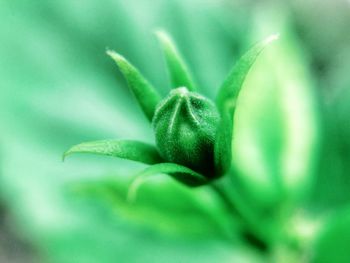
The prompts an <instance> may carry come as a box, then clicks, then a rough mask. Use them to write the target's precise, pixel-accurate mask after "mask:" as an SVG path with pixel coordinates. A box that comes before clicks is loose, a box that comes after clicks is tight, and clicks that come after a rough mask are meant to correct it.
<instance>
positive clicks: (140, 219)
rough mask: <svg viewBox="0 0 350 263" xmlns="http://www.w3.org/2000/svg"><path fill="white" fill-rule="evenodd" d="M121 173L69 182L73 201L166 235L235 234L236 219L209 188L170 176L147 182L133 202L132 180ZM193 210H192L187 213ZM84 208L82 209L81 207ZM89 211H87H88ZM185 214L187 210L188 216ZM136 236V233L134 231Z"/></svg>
mask: <svg viewBox="0 0 350 263" xmlns="http://www.w3.org/2000/svg"><path fill="white" fill-rule="evenodd" d="M119 178H124V179H125V176H122V175H120V174H116V175H113V177H111V175H109V176H108V177H105V178H103V179H102V180H101V179H98V180H90V181H86V180H85V181H79V182H74V183H70V184H69V185H68V187H69V188H68V194H69V195H68V197H69V202H70V203H71V204H72V203H73V205H74V204H77V202H78V204H77V209H81V208H82V207H84V206H83V204H85V206H86V208H87V209H88V210H90V211H88V212H90V214H91V208H92V209H93V210H97V213H96V212H95V213H93V214H97V215H99V216H98V218H99V220H103V221H104V222H105V223H108V222H113V221H117V222H118V221H119V222H123V221H124V222H125V227H129V228H132V227H133V226H135V225H142V226H143V228H145V229H146V230H147V232H149V231H150V230H152V231H154V232H159V233H162V234H163V236H165V237H169V236H170V237H171V236H175V237H181V238H184V237H185V238H186V237H192V238H197V239H198V238H203V237H209V238H215V239H230V241H231V242H232V241H233V240H232V239H231V238H233V237H234V236H235V230H236V229H235V227H238V226H236V225H235V224H236V222H233V220H232V218H231V217H230V216H229V215H228V214H227V211H226V209H224V208H223V207H222V205H221V203H220V201H219V200H218V199H216V198H215V196H213V195H211V192H210V191H206V189H204V188H202V189H198V191H193V190H192V189H189V188H188V187H186V186H183V185H181V184H179V183H177V182H175V181H173V180H169V179H168V178H166V177H163V178H162V177H159V178H155V179H154V180H150V181H149V182H148V183H146V184H144V185H143V187H142V189H140V190H139V192H138V196H137V199H136V200H134V202H132V203H130V202H128V200H127V198H126V197H127V194H128V192H130V190H128V189H129V181H128V180H120V179H119ZM81 201H83V202H81ZM188 211H191V212H190V213H187V212H188ZM80 212H81V211H80ZM84 214H85V213H84ZM184 214H186V215H185V216H184ZM131 236H132V235H131Z"/></svg>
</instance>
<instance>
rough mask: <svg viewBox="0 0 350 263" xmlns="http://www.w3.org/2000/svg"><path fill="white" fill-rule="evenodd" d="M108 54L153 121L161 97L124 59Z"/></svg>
mask: <svg viewBox="0 0 350 263" xmlns="http://www.w3.org/2000/svg"><path fill="white" fill-rule="evenodd" d="M107 54H108V55H109V56H110V57H111V58H112V59H113V60H114V61H115V62H116V63H117V65H118V67H119V69H120V71H121V72H122V73H123V75H124V77H125V79H126V80H127V82H128V85H129V87H130V89H131V91H132V92H133V94H134V95H135V97H136V99H137V101H138V103H139V104H140V106H141V108H142V110H143V112H144V113H145V115H146V117H147V118H148V120H149V121H151V120H152V118H153V115H154V111H155V109H156V106H157V104H158V103H159V101H160V95H159V94H158V92H157V91H156V90H155V89H154V88H153V87H152V86H151V84H149V82H148V81H147V80H146V79H145V78H144V77H143V76H142V75H141V74H140V72H139V71H138V70H137V69H136V68H135V67H134V66H132V65H131V64H130V63H129V62H128V61H127V60H126V59H125V58H124V57H122V56H121V55H119V54H118V53H116V52H114V51H111V50H109V51H107Z"/></svg>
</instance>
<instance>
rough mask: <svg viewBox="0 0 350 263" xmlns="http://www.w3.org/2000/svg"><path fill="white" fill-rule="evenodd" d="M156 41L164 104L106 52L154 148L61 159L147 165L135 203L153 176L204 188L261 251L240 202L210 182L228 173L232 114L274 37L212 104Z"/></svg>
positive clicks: (115, 145) (244, 60)
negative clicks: (165, 78) (163, 71)
mask: <svg viewBox="0 0 350 263" xmlns="http://www.w3.org/2000/svg"><path fill="white" fill-rule="evenodd" d="M157 36H158V39H159V41H160V43H161V47H162V49H163V52H164V55H165V60H166V63H167V66H168V71H169V74H170V78H171V83H172V88H173V89H172V90H171V91H170V94H169V95H168V96H167V97H165V98H164V99H162V98H161V96H160V95H159V93H158V92H157V91H156V89H155V88H154V87H153V86H152V85H151V84H150V83H149V82H148V81H147V80H146V79H145V78H144V77H143V76H142V74H141V73H140V72H139V71H138V69H136V68H135V67H134V66H133V65H132V64H131V63H130V62H128V61H127V60H126V59H125V58H124V57H123V56H121V55H119V54H118V53H116V52H114V51H111V50H108V51H107V54H108V55H109V56H110V57H111V58H112V59H113V60H114V61H115V62H116V64H117V65H118V67H119V69H120V71H121V72H122V74H123V75H124V77H125V79H126V80H127V82H128V85H129V87H130V90H131V91H132V93H133V94H134V96H135V97H136V99H137V101H138V103H139V105H140V106H141V109H142V110H143V112H144V114H145V116H146V117H147V119H148V120H149V121H150V122H151V123H152V125H153V128H154V133H155V140H156V146H153V145H149V144H146V143H143V142H139V141H132V140H102V141H93V142H85V143H81V144H78V145H75V146H73V147H71V148H70V149H69V150H68V151H66V152H65V153H64V155H63V158H65V157H67V156H68V155H70V154H73V153H93V154H100V155H106V156H114V157H119V158H124V159H129V160H133V161H138V162H142V163H145V164H149V165H151V166H150V167H148V168H146V169H145V170H143V171H142V172H140V173H139V174H138V175H137V176H136V179H135V180H134V181H133V183H132V185H131V186H130V188H129V194H128V198H129V200H133V199H134V198H135V196H136V193H137V190H138V188H139V187H140V185H142V183H143V182H144V181H145V180H146V179H147V177H149V176H151V175H154V174H168V175H170V176H172V177H173V178H174V179H176V180H178V181H179V182H181V183H183V184H185V185H187V186H189V187H197V186H202V185H209V186H210V187H211V188H212V189H213V190H214V191H215V193H217V194H218V195H219V197H220V198H221V199H222V201H223V202H224V203H225V204H226V205H227V206H228V208H229V209H230V210H231V211H232V212H233V213H234V215H235V216H238V217H239V218H240V219H241V221H242V222H241V223H243V224H244V225H246V227H245V231H246V232H247V233H248V234H249V236H250V238H253V239H254V240H255V241H254V242H258V243H261V244H260V245H263V246H265V245H266V244H265V242H266V240H264V237H263V236H261V233H260V231H259V230H257V229H255V228H256V224H257V222H254V221H255V219H253V217H252V215H251V212H250V211H248V210H247V209H246V208H245V205H244V202H243V201H242V200H240V198H239V197H236V198H232V196H231V195H229V194H227V193H226V192H225V189H224V187H223V186H222V185H221V184H218V183H217V182H216V181H215V179H218V178H220V177H222V176H224V175H226V174H228V173H229V172H230V166H231V158H232V153H231V143H232V138H233V137H234V134H232V130H233V125H234V114H235V109H236V107H237V99H238V95H239V92H240V90H241V88H242V85H243V82H244V80H245V77H246V75H247V74H248V72H249V70H250V68H251V66H252V65H253V63H254V62H255V60H256V59H257V57H258V55H259V54H260V53H261V52H262V51H263V49H264V48H265V47H266V46H267V45H268V44H270V43H271V42H273V41H274V40H276V39H277V38H278V36H277V35H272V36H270V37H268V38H267V39H265V40H264V41H262V42H261V43H258V44H256V45H255V46H254V47H252V48H251V49H250V50H249V51H248V52H247V53H246V54H244V55H243V56H242V57H241V58H240V59H239V61H238V62H237V63H236V65H235V66H234V67H233V69H232V70H231V71H230V73H229V75H228V77H227V79H226V80H225V81H224V82H223V84H222V86H221V88H220V90H219V92H218V94H217V97H216V103H215V104H214V102H212V101H211V100H210V99H209V98H206V97H204V96H203V95H201V94H200V93H199V92H200V91H199V89H198V88H197V87H196V84H195V83H194V81H193V78H192V76H191V74H190V71H189V70H188V67H187V65H186V64H185V62H184V60H183V58H182V57H181V55H180V53H179V51H178V50H177V48H176V46H175V44H174V43H173V41H172V40H171V38H170V37H169V36H168V35H167V34H166V33H165V32H161V31H159V32H157Z"/></svg>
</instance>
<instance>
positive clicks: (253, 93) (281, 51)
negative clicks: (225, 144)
mask: <svg viewBox="0 0 350 263" xmlns="http://www.w3.org/2000/svg"><path fill="white" fill-rule="evenodd" d="M258 24H259V25H257V28H260V30H261V32H259V33H258V35H259V36H261V35H266V31H268V32H281V35H282V36H283V37H281V38H280V40H279V41H278V42H276V43H275V45H274V46H273V48H269V49H267V50H265V51H266V52H263V53H262V54H261V58H259V60H258V61H256V64H255V65H254V67H253V69H252V70H251V72H250V73H249V75H248V77H247V79H246V80H245V81H244V88H243V89H242V91H241V93H240V95H239V103H238V105H239V106H238V107H237V108H236V110H235V116H234V118H235V120H234V121H235V122H234V130H233V133H234V140H233V143H232V156H233V159H232V166H233V167H234V170H235V171H236V173H235V178H236V180H237V181H239V182H240V183H241V184H242V189H244V190H242V191H241V192H242V193H243V192H244V194H245V195H246V198H247V199H248V198H249V203H250V204H252V206H253V205H254V208H253V209H255V210H259V209H261V213H264V211H266V209H273V210H275V211H276V207H277V206H280V207H282V206H283V204H286V203H288V205H286V206H285V208H286V209H285V211H283V214H284V215H283V217H284V216H288V213H289V211H286V210H291V209H293V207H295V206H296V205H298V204H299V202H302V201H303V199H304V198H305V197H306V196H307V195H309V194H310V190H311V187H312V185H313V180H314V176H315V174H316V173H315V172H316V171H315V167H316V165H318V145H319V142H320V141H319V131H318V130H319V124H318V121H319V119H318V116H319V115H318V114H319V112H318V106H317V101H316V97H315V94H314V92H315V90H316V89H315V87H314V86H313V82H312V81H311V78H310V72H309V69H308V67H307V63H308V62H307V59H306V58H305V56H304V55H303V49H302V48H301V47H300V45H299V43H298V41H297V38H295V36H294V35H293V30H292V28H293V27H292V26H291V25H290V24H289V20H287V19H286V20H285V21H282V20H281V23H279V24H278V25H277V24H276V23H275V22H274V19H272V18H270V17H269V16H268V15H267V14H266V16H264V18H261V19H259V23H258ZM258 35H257V36H256V37H259V36H258ZM271 214H272V213H271ZM281 217H282V216H281V213H280V214H279V215H278V214H276V218H281Z"/></svg>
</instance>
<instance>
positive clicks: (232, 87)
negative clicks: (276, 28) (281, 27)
mask: <svg viewBox="0 0 350 263" xmlns="http://www.w3.org/2000/svg"><path fill="white" fill-rule="evenodd" d="M276 39H278V35H271V36H269V37H268V38H266V39H265V40H263V41H262V42H260V43H258V44H256V45H255V46H254V47H252V48H251V49H250V50H248V52H246V53H245V54H244V55H243V56H242V57H241V58H240V59H239V60H238V62H237V64H236V65H235V66H234V67H233V69H232V70H231V72H230V73H229V75H228V77H227V78H226V80H225V81H224V83H223V84H222V86H221V87H220V90H219V92H218V95H217V105H218V107H219V109H220V111H223V110H225V109H226V108H229V109H231V110H233V109H234V108H235V107H236V101H237V97H238V94H239V92H240V90H241V88H242V85H243V83H244V80H245V78H246V76H247V74H248V72H249V70H250V68H251V67H252V66H253V64H254V62H255V60H256V59H257V57H258V56H259V54H260V53H261V52H262V51H263V50H264V48H265V47H266V46H268V45H269V44H270V43H271V42H273V41H274V40H276Z"/></svg>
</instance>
